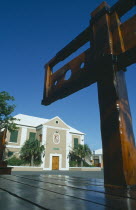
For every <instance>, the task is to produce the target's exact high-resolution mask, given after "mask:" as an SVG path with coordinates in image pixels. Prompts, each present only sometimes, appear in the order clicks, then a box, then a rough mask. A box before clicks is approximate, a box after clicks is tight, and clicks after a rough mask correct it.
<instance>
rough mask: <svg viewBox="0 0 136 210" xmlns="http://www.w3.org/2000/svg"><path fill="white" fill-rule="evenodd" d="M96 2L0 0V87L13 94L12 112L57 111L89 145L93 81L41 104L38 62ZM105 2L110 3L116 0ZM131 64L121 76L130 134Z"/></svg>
mask: <svg viewBox="0 0 136 210" xmlns="http://www.w3.org/2000/svg"><path fill="white" fill-rule="evenodd" d="M101 2H102V1H101V0H92V1H90V0H86V1H79V0H69V1H64V0H63V1H61V0H57V1H55V0H50V1H48V0H23V1H22V0H20V1H18V0H12V1H10V0H3V1H1V7H0V27H1V34H0V46H1V49H0V69H1V86H0V91H7V92H9V93H10V95H13V96H14V97H15V104H16V109H15V112H14V113H13V114H14V115H16V114H19V113H22V114H27V115H31V116H36V117H42V118H47V119H49V118H52V117H54V116H59V117H60V118H62V119H63V120H64V121H65V122H66V123H67V124H69V125H70V126H72V127H74V128H76V129H78V130H80V131H82V132H84V133H85V134H86V136H85V142H86V143H87V144H88V145H89V146H90V148H91V149H93V150H94V149H98V148H100V147H101V134H100V119H99V118H100V117H99V108H98V96H97V85H96V84H94V85H92V86H90V87H88V88H85V89H83V90H81V91H79V92H77V93H75V94H73V95H71V96H69V97H67V98H64V99H63V100H59V101H57V102H54V103H53V104H51V105H49V106H43V105H41V100H42V95H43V84H44V64H45V63H47V62H48V61H49V60H50V59H51V58H52V57H54V55H55V54H56V53H57V52H58V51H59V50H61V49H62V48H63V47H64V46H65V45H66V44H68V43H69V42H70V41H71V40H72V39H74V38H75V37H76V36H77V35H78V34H79V33H80V32H82V31H83V30H84V29H85V28H86V27H87V26H88V25H89V20H90V13H91V11H93V10H94V9H95V8H96V7H97V6H98V5H99V4H100V3H101ZM107 2H108V3H109V5H111V6H112V5H113V4H114V3H115V2H116V0H108V1H107ZM135 12H136V10H135V9H133V10H132V11H130V12H129V14H127V15H125V17H123V18H122V21H125V19H127V18H128V17H129V15H130V16H132V15H133V14H134V13H135ZM87 46H89V45H86V46H84V47H83V48H82V49H81V50H79V52H80V51H83V50H85V49H86V47H87ZM73 56H74V55H72V56H71V57H70V59H71V58H73ZM135 69H136V64H134V65H132V66H131V67H129V68H128V71H127V73H126V80H127V85H128V93H129V99H130V105H131V112H132V115H133V126H134V132H135V133H136V94H135V90H136V84H135V78H136V77H135V76H136V71H134V70H135Z"/></svg>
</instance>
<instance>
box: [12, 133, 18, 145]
mask: <svg viewBox="0 0 136 210" xmlns="http://www.w3.org/2000/svg"><path fill="white" fill-rule="evenodd" d="M17 137H18V131H12V132H11V134H10V142H15V143H17Z"/></svg>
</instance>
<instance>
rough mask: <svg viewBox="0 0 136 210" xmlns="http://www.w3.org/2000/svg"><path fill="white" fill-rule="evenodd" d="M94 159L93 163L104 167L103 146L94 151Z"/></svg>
mask: <svg viewBox="0 0 136 210" xmlns="http://www.w3.org/2000/svg"><path fill="white" fill-rule="evenodd" d="M92 160H93V165H95V166H100V167H101V168H103V151H102V148H101V149H97V150H94V151H93V156H92Z"/></svg>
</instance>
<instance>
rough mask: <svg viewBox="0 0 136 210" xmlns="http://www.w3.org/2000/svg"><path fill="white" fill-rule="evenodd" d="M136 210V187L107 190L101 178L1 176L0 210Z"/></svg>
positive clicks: (109, 188) (108, 188)
mask: <svg viewBox="0 0 136 210" xmlns="http://www.w3.org/2000/svg"><path fill="white" fill-rule="evenodd" d="M8 209H10V210H12V209H14V210H18V209H20V210H26V209H32V210H33V209H34V210H38V209H51V210H76V209H77V210H88V209H92V210H95V209H96V210H97V209H100V210H103V209H104V210H107V209H122V210H133V209H134V210H136V188H133V189H121V188H111V187H104V184H103V180H102V179H86V178H79V177H70V176H64V175H39V176H38V175H22V176H21V175H1V176H0V210H8Z"/></svg>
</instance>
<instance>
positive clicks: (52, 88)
mask: <svg viewBox="0 0 136 210" xmlns="http://www.w3.org/2000/svg"><path fill="white" fill-rule="evenodd" d="M135 23H136V15H135V16H133V17H132V18H130V19H129V20H127V21H126V22H125V23H123V24H121V25H120V26H119V27H120V33H121V34H122V37H123V45H124V50H123V53H121V54H120V50H119V51H118V50H116V49H114V51H115V54H114V55H113V58H114V56H115V55H119V57H116V61H117V63H118V67H119V69H121V68H125V67H127V66H128V65H130V64H132V63H134V62H135V61H136V58H135V57H136V54H135V53H134V50H135V48H136V27H135ZM111 31H112V34H113V36H114V48H118V49H119V47H118V46H119V45H120V39H119V38H118V35H117V34H118V27H117V26H116V27H115V26H114V27H112V28H111ZM91 34H92V31H91V30H89V27H88V28H87V29H86V30H85V31H84V32H83V33H81V34H80V35H79V36H78V37H77V38H75V39H74V40H73V41H72V42H71V43H70V44H69V45H67V46H66V47H65V48H64V49H63V50H62V51H60V52H59V53H57V55H56V57H54V58H53V59H52V60H51V61H50V62H49V63H48V64H46V66H45V71H46V80H48V81H49V82H45V87H44V89H45V90H44V98H43V101H42V104H44V105H49V104H50V103H52V102H54V101H56V100H58V99H61V98H64V97H66V96H68V95H70V94H72V93H74V92H76V91H78V90H80V89H82V88H84V87H87V86H89V85H91V84H93V83H95V82H97V81H98V79H100V74H98V71H97V69H98V68H100V67H101V65H102V64H101V63H102V62H103V65H104V64H105V65H107V62H112V61H111V58H108V56H107V57H106V58H105V56H100V55H99V58H97V61H96V60H95V58H94V55H95V51H94V49H93V48H90V49H88V50H87V51H85V52H84V53H82V54H81V55H79V56H77V57H76V58H75V59H73V60H72V61H70V62H68V63H67V64H66V65H64V66H63V67H62V68H60V69H59V70H57V71H56V72H55V73H53V72H52V67H53V66H54V65H56V64H57V63H58V62H59V61H62V60H64V59H65V58H66V57H67V56H68V55H69V54H71V52H74V51H75V50H76V49H77V48H78V47H79V46H82V45H83V44H85V43H86V42H88V40H89V35H90V39H91ZM80 40H82V41H80ZM79 42H80V44H78V43H79ZM73 45H74V47H73V48H72V46H73ZM98 48H99V44H98ZM70 49H71V50H72V51H71V50H70ZM99 53H100V51H99ZM97 57H98V56H97ZM107 58H108V59H109V61H107ZM98 59H99V62H98ZM105 59H106V61H107V62H105ZM113 62H114V60H113ZM81 64H83V65H84V67H83V68H80V65H81ZM103 67H104V66H103ZM103 69H105V68H103ZM70 70H71V77H70V79H69V80H66V79H65V74H66V72H67V71H70ZM101 75H102V76H103V74H101ZM47 77H48V78H47Z"/></svg>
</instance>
